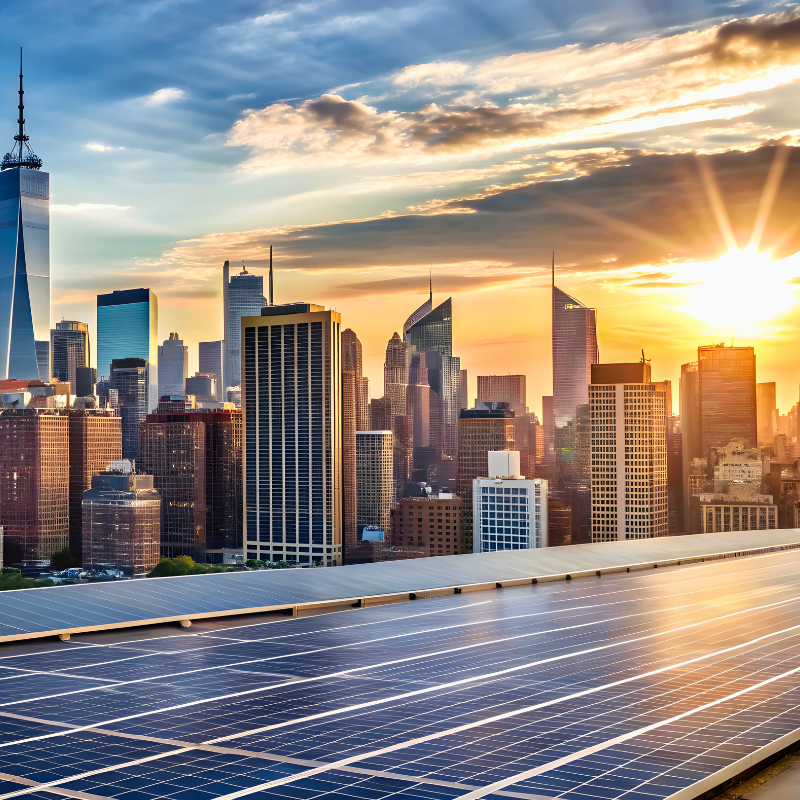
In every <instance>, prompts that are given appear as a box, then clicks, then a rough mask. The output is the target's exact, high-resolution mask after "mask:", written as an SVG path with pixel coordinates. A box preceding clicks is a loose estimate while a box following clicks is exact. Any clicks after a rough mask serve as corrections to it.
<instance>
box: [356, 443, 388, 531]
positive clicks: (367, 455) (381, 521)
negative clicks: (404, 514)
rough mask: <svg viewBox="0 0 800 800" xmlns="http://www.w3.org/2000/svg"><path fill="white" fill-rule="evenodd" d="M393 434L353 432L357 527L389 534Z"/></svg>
mask: <svg viewBox="0 0 800 800" xmlns="http://www.w3.org/2000/svg"><path fill="white" fill-rule="evenodd" d="M392 450H393V448H392V432H391V431H358V433H356V487H357V488H356V524H357V526H358V529H359V531H360V530H362V529H363V528H364V527H365V526H368V525H374V526H376V527H378V528H380V529H381V530H382V531H383V532H384V534H385V537H386V539H388V538H389V535H390V533H391V518H392V508H393V507H394V488H393V486H394V485H393V481H392V461H393V456H392Z"/></svg>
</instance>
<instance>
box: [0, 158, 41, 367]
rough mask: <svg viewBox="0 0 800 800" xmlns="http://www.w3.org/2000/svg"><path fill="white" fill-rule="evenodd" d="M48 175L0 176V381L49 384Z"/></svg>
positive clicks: (30, 172) (18, 171)
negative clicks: (15, 380)
mask: <svg viewBox="0 0 800 800" xmlns="http://www.w3.org/2000/svg"><path fill="white" fill-rule="evenodd" d="M49 198H50V175H49V174H48V173H47V172H39V171H36V170H31V169H20V168H15V169H8V170H4V171H3V172H0V378H20V379H28V380H31V379H33V380H35V379H37V378H38V379H39V380H42V381H46V382H47V381H49V380H50V356H49V353H50V199H49Z"/></svg>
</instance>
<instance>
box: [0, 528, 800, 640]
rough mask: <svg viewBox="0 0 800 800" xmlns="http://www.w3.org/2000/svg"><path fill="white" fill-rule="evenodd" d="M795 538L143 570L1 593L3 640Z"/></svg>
mask: <svg viewBox="0 0 800 800" xmlns="http://www.w3.org/2000/svg"><path fill="white" fill-rule="evenodd" d="M798 546H800V530H780V531H747V532H739V533H716V534H701V535H699V536H673V537H666V538H662V539H639V540H632V541H622V542H605V543H603V544H585V545H574V546H572V547H547V548H543V549H538V550H508V551H504V552H497V553H475V554H469V555H457V556H441V557H437V558H424V559H414V560H410V561H395V562H386V563H380V564H358V565H352V566H347V567H336V568H335V569H333V568H331V569H327V568H323V569H306V570H300V569H294V570H264V571H259V572H229V573H221V574H216V575H194V576H185V577H179V578H149V579H147V580H135V581H124V582H113V583H105V584H102V583H94V584H84V585H76V586H58V587H53V588H49V589H26V590H22V591H14V592H2V593H0V642H2V641H12V640H17V639H25V638H33V637H40V636H53V635H55V634H60V635H67V634H69V635H72V634H75V633H80V632H86V631H92V630H109V629H114V628H125V627H131V626H136V625H148V624H154V623H159V622H168V621H178V620H197V619H204V618H205V619H207V618H210V617H220V616H227V615H235V614H242V613H256V612H265V611H277V610H281V609H282V610H287V611H290V612H295V613H296V612H300V611H303V612H305V611H307V610H309V609H312V608H314V607H319V606H325V605H326V604H329V605H335V604H337V603H339V604H348V605H349V604H352V603H353V602H358V603H361V604H362V605H365V604H366V605H369V604H374V603H379V602H387V601H397V600H409V599H412V596H415V597H418V598H421V597H425V596H429V595H430V594H435V593H437V592H438V593H450V594H452V593H456V592H462V591H463V592H470V591H474V590H477V589H488V588H492V589H494V588H495V586H496V585H497V584H500V585H501V586H504V587H507V586H508V585H509V584H513V583H528V584H530V583H531V581H533V580H537V581H545V580H552V579H563V578H565V577H566V576H567V575H570V576H571V577H578V576H580V575H586V574H589V575H592V576H594V574H595V572H597V571H601V572H603V571H609V570H618V569H622V570H625V569H626V568H628V567H630V568H636V567H637V566H639V567H640V566H645V567H648V568H652V567H653V566H654V565H660V566H664V565H666V564H670V563H676V562H678V561H681V560H687V559H692V558H695V559H696V558H707V557H713V556H714V555H719V554H726V553H727V554H729V555H734V554H736V553H743V552H751V551H753V550H758V549H761V548H770V547H798Z"/></svg>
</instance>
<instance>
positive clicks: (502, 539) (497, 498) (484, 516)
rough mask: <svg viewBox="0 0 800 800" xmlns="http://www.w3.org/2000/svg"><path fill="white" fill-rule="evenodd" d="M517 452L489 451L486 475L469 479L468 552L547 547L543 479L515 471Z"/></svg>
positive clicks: (516, 468) (517, 469) (517, 460)
mask: <svg viewBox="0 0 800 800" xmlns="http://www.w3.org/2000/svg"><path fill="white" fill-rule="evenodd" d="M519 463H520V459H519V451H518V450H502V451H490V452H489V470H488V471H489V475H488V476H487V477H485V478H475V479H474V480H473V482H472V551H473V552H474V553H493V552H495V551H497V550H532V549H534V548H537V547H547V481H546V480H544V479H542V478H525V477H524V476H522V475H520V474H519Z"/></svg>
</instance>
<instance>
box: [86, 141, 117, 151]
mask: <svg viewBox="0 0 800 800" xmlns="http://www.w3.org/2000/svg"><path fill="white" fill-rule="evenodd" d="M86 149H87V150H94V151H96V152H98V153H105V152H107V151H109V150H124V149H125V148H124V147H110V146H108V145H105V144H100V143H99V142H89V143H88V144H87V145H86Z"/></svg>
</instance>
